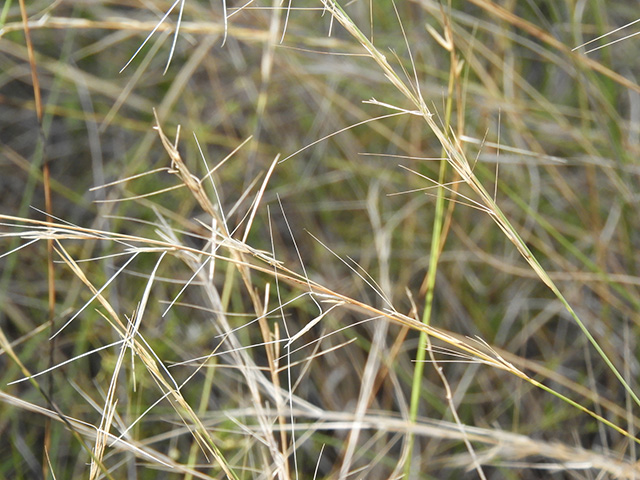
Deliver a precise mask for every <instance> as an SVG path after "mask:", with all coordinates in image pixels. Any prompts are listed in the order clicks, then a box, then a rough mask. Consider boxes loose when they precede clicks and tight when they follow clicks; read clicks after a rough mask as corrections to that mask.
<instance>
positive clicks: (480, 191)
mask: <svg viewBox="0 0 640 480" xmlns="http://www.w3.org/2000/svg"><path fill="white" fill-rule="evenodd" d="M322 2H323V4H324V6H325V8H326V9H327V10H328V11H329V12H331V14H332V15H333V17H334V18H335V19H336V20H337V21H338V22H339V23H340V24H341V25H342V26H343V27H344V28H345V29H346V30H347V31H348V32H349V33H350V34H351V35H352V36H353V37H354V38H355V39H356V40H357V41H358V42H359V43H360V44H361V45H362V46H363V47H364V49H365V50H366V51H367V52H368V53H369V55H370V56H371V58H372V59H373V60H374V61H375V62H376V63H377V64H378V66H379V67H380V68H381V69H382V71H383V73H384V75H385V76H386V77H387V79H388V80H389V81H390V82H391V83H392V84H393V85H394V86H395V87H396V88H397V89H398V90H399V91H400V92H401V93H402V95H403V96H404V97H405V98H407V100H409V101H410V102H411V104H412V105H413V106H414V107H416V108H417V110H416V111H411V112H410V113H412V114H414V115H418V116H421V117H422V118H423V119H424V120H425V122H426V123H427V125H428V127H429V129H430V130H431V131H432V132H433V134H434V135H435V136H436V137H437V139H438V141H439V142H440V144H441V145H442V148H443V151H445V152H446V156H447V159H448V162H449V164H450V165H451V166H452V167H453V169H454V170H455V171H456V172H457V173H458V175H460V178H461V179H462V181H463V182H464V183H466V184H467V185H468V186H469V187H471V189H472V190H473V191H474V192H475V193H476V195H477V196H478V197H479V198H478V200H477V201H476V200H474V202H475V203H476V205H477V206H478V207H479V208H480V209H481V210H483V211H485V212H486V213H487V214H489V215H490V216H491V218H492V219H493V220H494V221H495V223H496V224H497V225H498V227H499V228H500V230H502V232H503V233H504V235H505V236H506V237H507V238H508V239H509V240H510V241H511V243H513V245H514V246H515V247H516V249H517V250H518V252H519V253H520V254H521V255H522V257H523V258H524V259H525V260H526V261H527V263H528V264H529V266H530V267H531V268H532V269H533V270H534V272H535V273H536V274H537V275H538V277H539V278H540V279H541V280H542V281H543V282H544V283H545V285H547V287H549V289H550V290H551V291H552V292H553V294H554V295H555V296H556V298H557V299H558V300H559V301H560V302H561V303H562V305H563V306H564V307H565V309H566V311H567V312H568V313H569V315H570V316H571V318H572V319H573V320H574V321H575V323H576V325H577V326H578V327H579V328H580V330H581V331H582V333H583V334H584V335H585V337H586V338H587V339H588V340H589V342H590V343H591V345H592V346H593V348H594V349H595V350H596V351H597V352H598V354H599V355H600V357H601V358H602V359H603V361H604V362H605V364H606V365H607V367H608V368H609V370H611V372H612V373H613V374H614V375H615V377H616V378H617V379H618V381H619V382H620V384H621V385H622V386H623V387H624V389H625V390H626V391H627V392H628V394H629V396H630V397H631V398H632V399H633V401H634V402H635V403H636V405H638V406H640V398H638V395H637V394H636V393H635V392H634V391H633V390H632V388H631V386H630V385H629V384H628V383H627V381H625V379H624V378H623V376H622V374H621V373H620V372H619V371H618V369H617V368H616V367H615V365H614V364H613V362H612V361H611V360H610V359H609V357H608V356H607V355H606V353H605V352H604V350H603V349H602V347H601V346H600V345H599V344H598V342H597V340H596V339H595V338H594V337H593V335H592V334H591V333H590V332H589V330H588V329H587V327H586V325H585V324H584V323H583V322H582V320H581V319H580V318H579V317H578V315H577V314H576V312H575V311H574V310H573V308H572V307H571V305H570V304H569V302H568V301H567V300H566V298H565V297H564V295H563V294H562V292H561V291H560V290H559V288H558V287H557V286H556V284H555V283H554V281H553V280H552V279H551V277H550V276H549V275H548V274H547V272H546V271H545V270H544V268H543V267H542V265H540V262H539V261H538V260H537V258H536V257H535V256H534V255H533V254H532V253H531V251H530V250H529V248H528V247H527V245H526V244H525V242H524V241H523V239H522V238H521V237H520V235H519V234H518V232H517V231H516V229H515V228H514V227H513V225H511V222H509V220H508V219H507V217H506V216H505V214H504V213H503V212H502V209H501V208H500V207H499V206H498V204H497V203H496V201H495V199H494V198H493V196H492V195H491V194H489V192H487V190H486V189H485V188H484V186H483V185H482V184H481V183H480V181H479V180H478V178H477V177H476V175H475V173H474V172H473V170H472V167H471V164H470V163H469V161H468V160H467V158H466V156H465V154H464V152H463V151H462V149H461V148H460V146H459V145H458V144H457V143H456V142H455V141H453V140H452V139H451V138H450V137H449V135H447V134H445V132H444V131H443V130H442V129H441V128H440V126H439V125H438V124H437V123H436V121H435V120H434V118H433V116H434V114H433V113H432V112H431V111H430V109H429V107H428V106H427V104H426V102H425V101H424V99H423V98H422V95H421V93H420V91H419V89H418V88H417V87H416V89H412V88H411V87H410V86H408V85H407V84H406V83H405V81H404V80H402V79H401V78H400V76H399V75H398V74H397V73H396V72H395V71H394V69H393V68H392V67H391V65H390V64H389V62H388V61H387V59H386V57H385V56H384V55H383V54H382V53H381V52H380V51H379V50H378V49H377V48H376V47H375V46H374V45H373V44H372V43H371V42H370V41H369V39H368V38H367V37H366V35H365V34H364V33H362V31H361V30H360V29H359V28H358V27H357V26H356V24H355V23H354V22H353V20H351V18H350V17H349V16H348V15H347V14H346V13H345V11H344V10H343V9H342V7H340V5H338V4H337V3H336V2H335V1H334V0H322ZM567 55H571V56H572V57H573V60H574V61H576V62H581V61H583V60H582V57H580V56H578V55H576V54H572V53H570V52H569V53H567ZM589 66H590V67H592V65H591V64H590V65H589ZM528 381H530V383H532V384H533V385H536V386H538V387H540V388H541V386H540V384H539V383H538V382H533V381H532V379H528ZM544 390H546V391H549V392H550V393H553V394H554V395H555V396H557V397H559V398H562V399H563V400H564V401H567V398H566V397H564V396H562V395H560V394H559V393H558V392H555V391H553V390H551V389H550V388H544ZM568 403H570V404H571V405H574V406H576V405H577V404H576V403H574V402H568Z"/></svg>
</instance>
